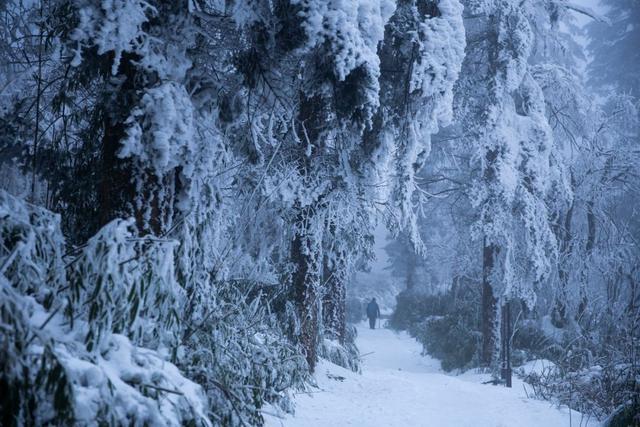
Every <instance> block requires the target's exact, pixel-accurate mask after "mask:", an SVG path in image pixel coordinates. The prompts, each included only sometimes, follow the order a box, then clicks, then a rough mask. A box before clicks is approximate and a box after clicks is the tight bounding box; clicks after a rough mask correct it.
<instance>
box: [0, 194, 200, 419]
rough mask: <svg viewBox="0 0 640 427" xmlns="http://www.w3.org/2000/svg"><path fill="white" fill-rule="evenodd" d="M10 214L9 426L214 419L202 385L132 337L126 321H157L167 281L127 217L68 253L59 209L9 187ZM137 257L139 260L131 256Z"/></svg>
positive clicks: (0, 350)
mask: <svg viewBox="0 0 640 427" xmlns="http://www.w3.org/2000/svg"><path fill="white" fill-rule="evenodd" d="M0 219H1V220H0V293H1V298H0V320H1V323H0V391H1V392H2V396H3V398H2V399H1V401H0V419H1V420H2V424H3V425H7V426H12V425H16V426H21V425H47V424H49V425H78V426H85V425H96V424H104V425H118V424H125V425H133V426H142V425H154V426H156V425H157V426H179V425H185V424H192V425H209V424H210V423H209V421H208V420H207V418H206V415H205V412H206V407H207V402H206V397H205V396H204V394H203V392H202V389H201V388H200V387H199V386H198V385H196V384H194V383H193V382H191V381H189V380H188V379H186V378H185V377H183V376H182V374H181V373H180V371H179V370H178V369H177V368H176V367H175V366H174V365H173V364H171V363H169V362H167V361H166V359H165V357H163V356H162V355H161V354H159V352H157V351H154V350H151V349H146V348H142V347H139V346H136V345H135V344H134V343H132V342H131V341H130V339H129V338H133V339H134V340H138V335H139V334H138V333H137V332H136V331H135V329H132V328H129V327H125V324H126V325H128V326H131V325H136V322H137V321H139V319H140V318H141V316H142V315H146V316H148V318H149V319H156V318H157V317H156V314H157V313H158V312H157V311H156V310H157V306H155V305H154V304H155V303H156V302H157V301H158V297H157V296H158V295H160V294H161V293H162V292H163V291H162V289H163V288H162V287H161V286H160V285H159V283H158V282H157V281H155V280H151V279H153V278H157V277H160V276H162V272H163V271H164V270H162V269H158V268H157V266H155V265H154V263H153V262H152V261H151V260H146V261H145V257H146V255H147V254H146V253H145V252H136V245H137V244H138V242H129V241H128V235H127V234H125V233H124V231H123V230H124V229H123V228H122V227H124V228H125V229H126V226H127V224H128V223H127V222H114V223H111V224H110V225H108V226H107V227H105V229H103V230H102V231H101V232H100V233H98V235H97V236H96V237H95V238H94V239H92V240H91V241H89V242H88V243H87V244H86V245H84V246H82V247H80V248H78V249H77V250H76V251H75V252H74V253H73V256H71V257H68V258H65V257H63V252H64V249H65V242H64V239H63V237H62V233H61V232H60V218H59V216H57V215H55V214H53V213H51V212H49V211H47V210H45V209H42V208H38V207H35V206H31V205H28V204H26V203H24V202H22V201H20V200H18V199H16V198H14V197H12V196H10V195H9V194H7V193H5V192H0ZM114 230H119V231H120V232H121V233H115V234H114V233H113V232H114ZM128 245H131V247H128ZM151 253H152V254H153V260H163V258H161V257H160V256H159V255H158V253H156V252H155V250H151ZM134 254H135V255H136V257H137V258H136V262H134V261H133V260H130V258H125V257H126V256H133V255H134ZM129 260H130V261H129ZM125 261H129V262H125ZM152 266H153V271H149V270H148V267H152ZM96 269H97V270H96ZM143 278H144V279H143ZM126 285H130V287H126ZM123 291H125V292H129V295H133V294H136V293H137V292H140V294H142V293H145V292H148V295H153V296H154V297H153V298H137V297H130V296H127V295H123V293H122V292H123ZM140 294H138V295H140ZM112 296H113V298H112ZM98 301H99V302H98ZM115 304H118V306H117V307H114V305H115ZM136 306H137V307H136ZM134 307H135V308H134ZM174 310H175V308H174ZM151 313H154V314H153V315H152V314H151ZM127 318H128V320H129V323H127V322H126V321H125V319H127ZM118 325H120V326H118ZM152 325H153V323H152V322H150V323H146V324H145V327H152ZM114 328H118V329H119V332H122V333H124V334H128V335H129V336H125V335H119V334H115V333H114ZM151 330H153V328H151ZM98 337H99V341H95V343H99V344H100V345H98V346H96V345H93V343H94V340H97V339H98Z"/></svg>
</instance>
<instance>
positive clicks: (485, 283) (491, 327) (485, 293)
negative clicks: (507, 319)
mask: <svg viewBox="0 0 640 427" xmlns="http://www.w3.org/2000/svg"><path fill="white" fill-rule="evenodd" d="M496 254H497V247H496V246H495V245H492V244H490V245H487V244H486V240H485V244H484V245H483V256H482V353H481V363H482V365H483V366H490V365H491V362H492V360H493V354H494V351H495V326H496V314H497V313H496V302H497V301H496V298H495V296H494V294H493V286H492V285H491V275H492V273H493V267H494V262H495V256H496Z"/></svg>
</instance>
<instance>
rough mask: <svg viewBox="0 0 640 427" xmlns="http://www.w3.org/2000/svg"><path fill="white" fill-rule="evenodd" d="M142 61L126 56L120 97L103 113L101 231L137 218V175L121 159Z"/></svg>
mask: <svg viewBox="0 0 640 427" xmlns="http://www.w3.org/2000/svg"><path fill="white" fill-rule="evenodd" d="M111 56H113V55H111ZM138 59H139V58H138V57H137V56H135V55H131V54H127V53H124V54H123V55H122V59H121V60H120V66H119V67H118V75H117V78H114V79H113V80H114V81H121V83H119V84H118V86H117V87H116V88H114V89H115V90H116V93H115V95H114V97H113V99H111V100H110V102H109V103H108V104H107V105H106V107H104V111H103V135H102V153H101V154H102V156H101V157H102V158H101V170H100V174H101V176H100V182H99V187H98V203H99V206H100V210H99V215H98V224H97V228H100V227H102V226H104V225H105V224H107V223H108V222H110V221H111V220H113V219H115V218H118V217H124V216H130V215H132V214H133V211H132V210H133V203H134V198H135V195H136V193H135V188H134V183H133V178H134V176H133V171H132V167H131V164H130V161H128V160H124V159H121V158H119V157H118V151H119V150H120V146H121V141H122V139H123V138H124V137H125V136H126V126H125V124H124V123H125V120H126V119H127V117H126V116H125V114H128V112H129V111H130V110H131V108H132V107H133V104H134V103H135V102H136V100H137V96H138V95H137V94H136V87H135V80H136V73H137V71H136V66H135V65H134V62H135V61H136V60H138ZM95 231H97V230H94V232H95Z"/></svg>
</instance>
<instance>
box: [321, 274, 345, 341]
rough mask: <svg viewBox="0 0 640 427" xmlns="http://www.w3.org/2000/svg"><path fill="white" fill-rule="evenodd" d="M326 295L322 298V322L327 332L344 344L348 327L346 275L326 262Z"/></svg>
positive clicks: (324, 278) (324, 281)
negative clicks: (330, 267) (332, 268)
mask: <svg viewBox="0 0 640 427" xmlns="http://www.w3.org/2000/svg"><path fill="white" fill-rule="evenodd" d="M323 284H324V288H325V289H324V295H323V298H322V323H323V326H324V331H325V334H326V335H328V336H329V337H330V338H333V339H337V340H338V341H339V342H340V344H344V339H345V335H346V329H347V316H346V305H347V289H346V283H345V281H344V277H343V274H342V272H341V271H339V269H337V268H334V270H333V271H331V270H330V269H329V267H328V264H327V263H326V262H325V264H324V277H323Z"/></svg>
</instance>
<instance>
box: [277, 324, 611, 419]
mask: <svg viewBox="0 0 640 427" xmlns="http://www.w3.org/2000/svg"><path fill="white" fill-rule="evenodd" d="M357 344H358V347H359V348H360V352H361V354H362V355H364V356H363V360H364V366H363V369H362V374H361V375H360V374H356V373H353V372H351V371H348V370H346V369H343V368H341V367H339V366H336V365H333V364H331V363H329V362H326V361H320V363H319V364H318V366H317V368H316V379H317V383H318V387H319V388H318V389H312V390H311V391H310V392H309V393H300V394H298V395H297V396H296V414H295V416H293V417H292V416H290V415H287V416H286V417H276V416H273V415H269V416H267V427H283V426H284V427H298V426H299V427H342V426H363V427H394V426H398V427H411V426H416V427H422V426H425V427H426V426H436V427H448V426H452V427H453V426H456V427H459V426H469V427H482V426H487V427H502V426H504V427H508V426H518V427H555V426H558V427H560V426H562V427H564V426H570V425H571V426H585V427H587V426H590V427H595V426H596V425H598V424H597V423H596V422H593V421H592V422H590V423H587V421H586V420H584V419H581V416H580V414H579V413H577V412H575V411H572V412H571V414H570V413H569V410H568V409H566V408H560V409H558V408H556V407H555V406H553V405H552V404H550V403H549V402H546V401H540V400H535V399H530V398H527V395H526V392H525V390H524V388H523V383H522V382H521V381H520V380H518V379H516V378H514V383H513V388H512V389H507V388H505V387H502V386H493V385H485V384H482V381H486V380H487V378H488V377H487V376H486V375H482V374H475V373H471V372H467V373H465V374H464V375H461V376H452V375H448V374H446V373H444V372H442V371H441V370H440V363H439V362H438V361H437V360H434V359H432V358H430V357H428V356H427V357H425V356H421V355H420V352H421V346H420V345H419V344H418V343H417V342H416V341H415V340H414V339H413V338H411V337H409V336H408V335H407V334H406V333H396V332H393V331H391V330H389V329H376V330H370V329H368V328H367V327H365V325H364V324H361V325H359V326H358V339H357ZM367 353H370V354H367Z"/></svg>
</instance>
